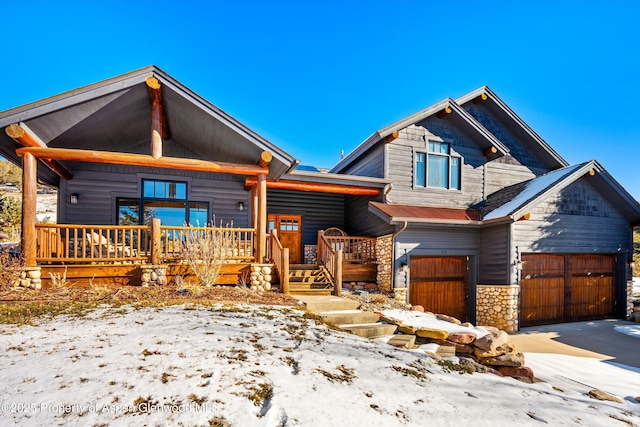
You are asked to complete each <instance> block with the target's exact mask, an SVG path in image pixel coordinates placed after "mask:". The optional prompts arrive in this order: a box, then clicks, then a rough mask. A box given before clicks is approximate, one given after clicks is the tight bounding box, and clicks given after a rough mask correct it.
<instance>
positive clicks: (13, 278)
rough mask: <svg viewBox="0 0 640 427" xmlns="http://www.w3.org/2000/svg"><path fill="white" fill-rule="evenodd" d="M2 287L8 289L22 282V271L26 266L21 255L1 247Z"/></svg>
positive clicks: (0, 272) (0, 280)
mask: <svg viewBox="0 0 640 427" xmlns="http://www.w3.org/2000/svg"><path fill="white" fill-rule="evenodd" d="M0 267H1V268H0V289H2V290H7V289H9V288H12V287H15V286H18V285H19V284H20V273H21V272H22V270H23V267H24V259H23V258H22V256H21V255H16V254H13V253H11V252H10V251H9V250H8V249H0Z"/></svg>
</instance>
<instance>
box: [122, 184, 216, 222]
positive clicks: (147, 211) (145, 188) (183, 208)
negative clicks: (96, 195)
mask: <svg viewBox="0 0 640 427" xmlns="http://www.w3.org/2000/svg"><path fill="white" fill-rule="evenodd" d="M117 209H118V224H120V225H130V224H149V223H150V222H151V219H152V218H159V219H160V221H161V222H162V225H174V226H182V225H184V224H185V223H188V224H191V225H200V226H204V225H207V224H208V218H209V205H208V203H203V202H190V201H188V200H187V183H186V182H178V181H160V180H151V179H149V180H143V181H142V198H140V199H124V198H123V199H117ZM140 213H142V214H140Z"/></svg>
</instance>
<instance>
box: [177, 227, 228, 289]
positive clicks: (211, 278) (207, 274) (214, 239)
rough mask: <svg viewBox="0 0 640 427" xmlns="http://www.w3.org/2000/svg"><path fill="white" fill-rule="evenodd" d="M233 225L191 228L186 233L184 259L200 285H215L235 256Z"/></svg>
mask: <svg viewBox="0 0 640 427" xmlns="http://www.w3.org/2000/svg"><path fill="white" fill-rule="evenodd" d="M232 227H233V223H232V224H231V225H227V226H224V227H223V226H222V224H220V226H219V227H189V229H188V230H187V232H186V233H185V241H184V249H183V251H182V257H183V259H184V261H185V262H186V263H187V264H188V265H189V267H191V270H192V271H193V273H194V274H195V275H196V277H197V278H198V280H199V281H200V283H202V284H203V285H206V286H212V285H215V284H216V283H217V282H218V278H219V277H220V269H221V268H222V266H223V265H224V263H225V262H226V261H227V259H228V258H229V257H231V256H233V248H234V247H235V246H236V245H235V243H236V238H237V237H236V235H235V233H234V232H233V230H232Z"/></svg>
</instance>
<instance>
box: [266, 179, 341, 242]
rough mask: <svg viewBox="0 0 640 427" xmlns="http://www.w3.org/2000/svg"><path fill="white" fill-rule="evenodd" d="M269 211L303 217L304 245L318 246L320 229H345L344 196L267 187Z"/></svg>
mask: <svg viewBox="0 0 640 427" xmlns="http://www.w3.org/2000/svg"><path fill="white" fill-rule="evenodd" d="M267 212H268V213H270V214H291V215H301V216H302V244H303V245H315V244H316V243H317V240H318V230H324V229H327V228H329V227H338V228H340V229H344V228H345V226H344V196H343V195H340V194H324V193H312V192H305V191H289V190H268V191H267Z"/></svg>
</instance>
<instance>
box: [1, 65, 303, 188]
mask: <svg viewBox="0 0 640 427" xmlns="http://www.w3.org/2000/svg"><path fill="white" fill-rule="evenodd" d="M148 77H155V78H157V79H158V80H159V81H160V84H161V85H162V97H163V107H164V113H165V116H166V117H167V122H168V126H169V131H170V139H169V140H168V141H165V142H164V144H165V145H167V144H180V145H182V146H184V147H185V150H186V151H185V153H188V154H185V155H189V156H193V157H196V158H201V159H204V160H215V161H226V162H233V163H242V164H255V163H256V162H257V160H258V158H259V156H260V154H261V153H262V152H263V151H269V152H271V154H272V155H273V159H272V161H271V164H270V173H269V177H270V178H272V179H278V178H279V177H280V176H281V175H282V174H283V173H285V172H286V171H288V170H291V169H292V168H293V167H295V165H296V164H297V161H296V159H295V158H294V157H292V156H291V155H289V154H287V153H286V152H285V151H284V150H282V149H280V148H278V147H277V146H275V145H274V144H272V143H271V142H269V141H267V140H266V139H265V138H263V137H261V136H260V135H258V134H257V133H256V132H254V131H252V130H251V129H249V128H248V127H246V126H245V125H243V124H242V123H240V122H239V121H238V120H236V119H234V118H233V117H231V116H230V115H228V114H227V113H225V112H224V111H222V110H221V109H220V108H218V107H216V106H215V105H213V104H211V103H210V102H208V101H207V100H205V99H204V98H202V97H201V96H199V95H197V94H196V93H195V92H193V91H191V90H190V89H189V88H187V87H186V86H184V85H183V84H181V83H180V82H178V81H177V80H175V79H174V78H173V77H171V76H170V75H168V74H167V73H165V72H164V71H162V70H161V69H159V68H158V67H155V66H149V67H145V68H142V69H140V70H136V71H133V72H130V73H127V74H123V75H121V76H118V77H114V78H111V79H108V80H104V81H102V82H99V83H95V84H92V85H89V86H85V87H81V88H78V89H75V90H72V91H69V92H65V93H62V94H60V95H56V96H52V97H49V98H46V99H43V100H40V101H37V102H33V103H30V104H27V105H24V106H21V107H16V108H13V109H10V110H7V111H4V112H0V128H2V129H4V128H5V127H6V126H8V125H11V124H14V123H16V124H17V123H19V124H21V125H22V126H23V127H26V128H28V129H30V130H31V131H32V132H33V133H34V134H35V135H36V136H37V137H38V138H39V139H41V140H42V142H43V143H45V144H46V145H47V146H48V147H50V148H80V149H82V148H90V149H94V150H105V151H122V152H133V153H138V152H139V151H140V150H142V151H143V152H146V151H145V150H148V148H147V147H148V144H149V141H150V129H151V114H150V100H149V94H148V90H147V86H146V83H145V82H146V79H147V78H148ZM17 148H19V146H18V144H17V143H16V142H15V141H13V140H12V139H11V138H10V137H9V136H8V135H6V134H5V132H0V154H1V155H3V156H5V157H6V158H8V159H9V160H11V161H13V162H14V163H18V164H19V158H18V157H17V156H16V154H15V150H16V149H17ZM38 175H39V178H40V179H41V180H43V181H44V182H46V183H48V184H52V185H57V184H58V178H57V176H56V175H55V174H53V173H52V172H51V171H50V170H48V169H47V168H38Z"/></svg>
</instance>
